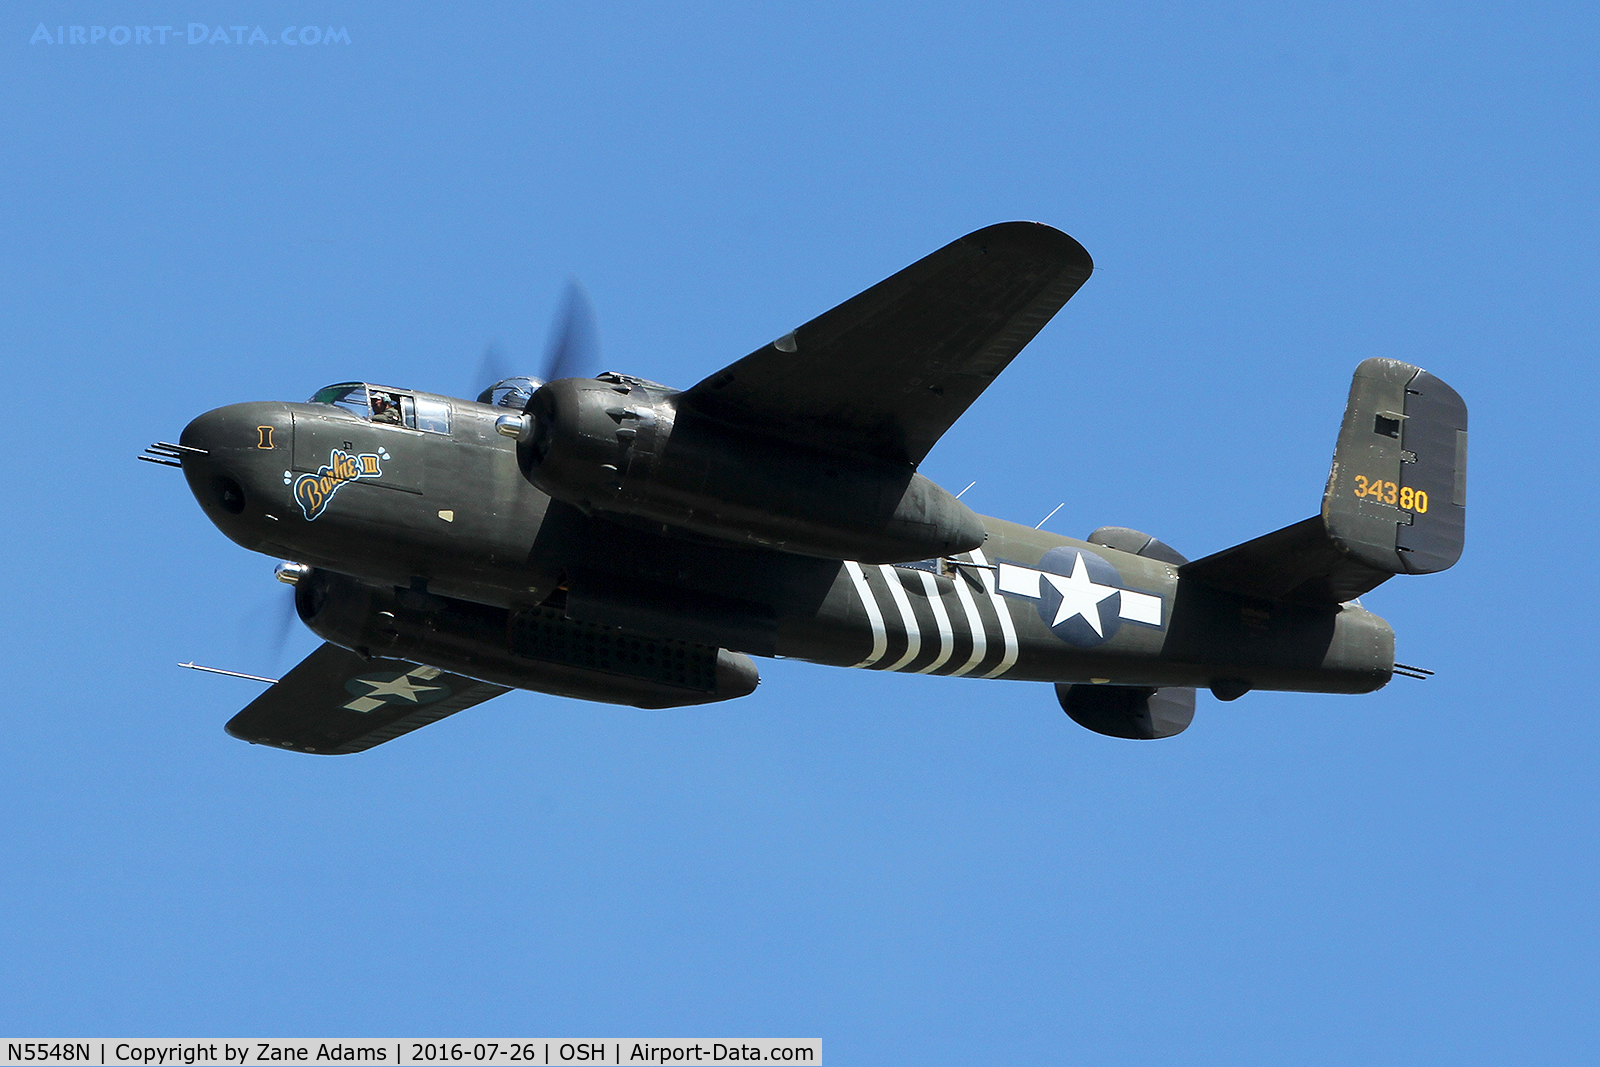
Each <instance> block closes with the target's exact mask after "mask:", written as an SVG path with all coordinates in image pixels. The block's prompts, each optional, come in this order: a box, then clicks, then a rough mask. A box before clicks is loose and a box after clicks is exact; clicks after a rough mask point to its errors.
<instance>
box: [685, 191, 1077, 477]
mask: <svg viewBox="0 0 1600 1067" xmlns="http://www.w3.org/2000/svg"><path fill="white" fill-rule="evenodd" d="M1093 269H1094V262H1093V260H1091V259H1090V258H1089V253H1088V252H1086V251H1084V248H1083V246H1082V245H1080V244H1079V243H1078V242H1077V241H1075V240H1073V239H1072V238H1071V237H1068V236H1067V235H1066V234H1064V233H1062V232H1061V231H1060V230H1057V229H1054V228H1052V227H1050V226H1046V225H1043V224H1041V223H1036V222H1004V223H1000V224H999V225H996V226H989V227H986V228H984V229H981V230H978V231H976V232H974V233H970V234H968V235H967V236H965V237H962V238H960V239H959V240H957V241H954V242H952V243H950V244H948V245H946V246H945V247H944V248H941V249H939V251H937V252H934V253H933V254H932V255H929V256H926V257H924V258H922V259H920V260H918V261H917V262H915V263H913V264H912V265H911V266H909V267H907V268H905V269H904V270H902V271H900V272H899V273H898V274H895V275H893V276H892V277H890V278H887V279H885V280H884V281H881V282H879V283H878V284H877V285H874V286H873V287H872V288H871V289H868V290H867V291H866V292H863V293H861V294H859V295H857V296H854V297H852V298H851V299H849V300H846V301H845V302H844V303H843V304H840V305H839V306H838V307H836V308H834V309H833V310H831V311H827V312H824V313H823V314H821V315H819V316H817V317H816V318H814V319H812V320H811V321H810V322H808V323H806V324H805V325H804V326H801V327H800V328H799V329H797V330H795V331H794V332H793V333H791V334H787V335H785V336H784V337H781V338H779V339H778V340H776V341H774V342H772V343H771V344H769V345H766V346H765V347H763V348H760V349H758V350H756V351H755V352H752V353H751V354H750V355H748V356H746V357H744V358H743V359H741V360H739V361H738V362H737V363H734V364H732V365H731V366H729V367H726V368H724V369H723V370H721V371H718V372H717V373H716V374H713V375H712V376H711V377H709V378H707V379H705V380H704V381H702V382H700V383H699V384H698V385H696V386H694V387H693V388H692V389H689V390H688V391H687V392H685V393H684V394H683V395H682V396H681V397H680V399H679V405H680V408H681V409H684V408H686V409H687V410H690V411H693V412H697V413H699V414H702V415H705V416H707V417H710V418H713V419H716V420H718V421H720V422H724V423H728V424H731V425H734V426H737V427H743V428H748V429H751V430H753V431H755V432H758V433H761V434H764V435H766V436H773V437H779V438H783V439H787V440H791V441H796V442H799V443H802V444H807V445H813V446H820V447H824V448H829V449H838V450H844V451H852V452H859V453H864V454H867V455H872V456H875V457H878V458H881V459H888V460H892V461H896V462H903V463H907V464H910V465H911V466H913V467H914V466H916V465H917V464H918V463H920V462H921V461H922V459H923V457H924V456H926V455H927V454H928V451H929V450H930V449H931V448H932V447H933V446H934V443H935V442H937V441H938V440H939V438H940V437H941V436H942V435H943V434H944V432H945V431H946V430H947V429H949V428H950V426H951V424H952V423H954V422H955V420H956V419H957V418H959V417H960V416H961V414H962V412H964V411H966V410H967V408H968V407H969V406H970V405H971V404H972V402H973V401H974V400H976V399H977V398H978V395H979V394H980V393H982V392H983V391H984V389H986V388H987V387H988V385H989V383H990V382H992V381H994V379H995V378H996V376H998V375H999V373H1000V372H1001V371H1003V370H1004V369H1005V368H1006V366H1007V365H1008V364H1010V362H1011V360H1012V358H1013V357H1014V356H1016V354H1017V353H1018V352H1020V351H1021V350H1022V348H1023V346H1024V345H1026V344H1027V343H1028V342H1029V341H1031V340H1032V339H1033V338H1034V336H1035V335H1036V334H1037V333H1038V332H1039V331H1040V330H1041V329H1043V328H1044V325H1045V323H1047V322H1049V321H1050V319H1051V317H1052V316H1054V315H1055V313H1056V312H1057V311H1059V310H1060V309H1061V307H1062V305H1064V304H1065V303H1066V302H1067V301H1068V300H1069V299H1070V298H1071V297H1072V295H1073V294H1074V293H1076V292H1077V291H1078V288H1079V287H1080V286H1082V285H1083V283H1084V282H1085V281H1087V280H1088V278H1089V274H1090V272H1091V271H1093Z"/></svg>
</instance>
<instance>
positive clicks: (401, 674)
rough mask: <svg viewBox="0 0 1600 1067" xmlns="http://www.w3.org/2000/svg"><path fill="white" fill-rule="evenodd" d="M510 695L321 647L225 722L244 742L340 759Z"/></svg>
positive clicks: (431, 671)
mask: <svg viewBox="0 0 1600 1067" xmlns="http://www.w3.org/2000/svg"><path fill="white" fill-rule="evenodd" d="M505 692H509V690H508V689H507V688H506V687H505V686H501V685H493V684H491V683H489V682H480V681H478V680H477V679H476V678H466V677H463V676H461V675H459V674H450V673H448V672H446V671H441V670H439V669H438V668H436V667H424V666H422V665H421V664H417V663H409V662H407V661H406V660H398V659H370V660H369V659H362V658H361V657H360V656H358V655H356V654H355V653H354V652H351V651H348V650H347V649H343V648H340V647H339V646H338V645H329V644H324V645H323V646H322V647H321V648H319V649H317V650H316V651H315V652H313V653H311V655H309V656H307V657H306V658H305V659H303V660H301V661H300V663H299V664H298V665H297V666H296V667H295V668H294V669H293V670H291V671H290V672H289V673H288V674H286V675H284V676H283V677H282V678H281V679H279V680H278V682H277V683H276V684H274V685H273V686H272V688H271V689H268V690H267V691H266V692H265V693H262V694H261V695H260V696H259V697H257V698H256V699H255V700H254V701H252V702H251V703H250V705H249V706H248V707H246V708H245V709H244V710H243V711H241V712H239V714H237V715H235V716H234V717H233V718H232V719H230V720H229V721H228V725H227V731H228V733H230V734H232V735H233V736H234V737H237V738H239V739H240V740H241V741H249V742H250V743H251V744H255V745H273V746H275V747H277V748H287V749H292V750H294V751H296V752H311V753H315V754H317V755H324V756H343V755H348V754H350V753H352V752H364V751H366V750H367V749H369V748H372V747H373V746H374V745H381V744H383V743H384V742H385V741H392V740H394V739H395V738H396V737H399V736H400V735H401V734H407V733H410V732H411V731H412V730H418V729H421V728H422V727H424V726H427V725H428V724H429V723H432V722H438V721H439V720H440V719H442V718H444V717H445V716H447V715H454V714H455V713H456V712H458V711H461V710H463V709H466V708H470V707H472V706H473V705H474V704H481V703H483V702H484V701H485V700H489V699H492V698H493V697H497V696H499V695H500V694H501V693H505Z"/></svg>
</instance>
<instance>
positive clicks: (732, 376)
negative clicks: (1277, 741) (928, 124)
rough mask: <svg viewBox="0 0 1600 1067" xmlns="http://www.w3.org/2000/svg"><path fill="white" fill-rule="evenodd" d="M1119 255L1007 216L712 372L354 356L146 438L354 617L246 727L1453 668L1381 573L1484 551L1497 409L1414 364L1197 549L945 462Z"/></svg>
mask: <svg viewBox="0 0 1600 1067" xmlns="http://www.w3.org/2000/svg"><path fill="white" fill-rule="evenodd" d="M1092 269H1093V263H1092V261H1091V260H1090V258H1089V255H1088V253H1087V252H1086V251H1084V249H1083V247H1082V246H1081V245H1080V244H1079V243H1078V242H1077V241H1075V240H1073V239H1072V238H1071V237H1069V236H1067V235H1066V234H1064V233H1062V232H1061V231H1059V230H1056V229H1053V228H1051V227H1049V226H1045V225H1041V224H1038V223H1031V222H1010V223H1002V224H1000V225H996V226H990V227H987V228H985V229H982V230H978V231H977V232H975V233H971V234H968V235H967V236H965V237H962V238H961V239H959V240H957V241H955V242H953V243H951V244H949V245H947V246H945V247H944V248H941V249H940V250H938V251H937V252H934V253H933V254H932V255H929V256H927V257H925V258H924V259H921V260H919V261H918V262H916V263H913V264H912V265H911V266H909V267H907V268H906V269H904V270H902V271H900V272H899V273H898V274H895V275H893V276H892V277H890V278H888V279H887V280H885V281H883V282H880V283H879V284H877V285H875V286H873V287H872V288H870V289H868V290H866V291H865V292H863V293H861V294H860V295H858V296H856V297H853V298H852V299H850V300H847V301H846V302H844V303H843V304H840V305H839V306H838V307H836V308H834V309H833V310H831V311H828V312H825V313H824V314H822V315H821V316H819V317H817V318H815V319H813V320H811V321H810V322H808V323H806V324H805V325H803V326H800V327H798V328H797V329H795V330H794V331H793V332H791V333H787V334H784V335H783V336H782V337H780V338H778V339H777V340H775V341H773V342H772V343H770V344H768V345H765V346H763V347H762V348H760V349H757V350H756V351H755V352H752V353H751V354H750V355H748V356H745V357H744V358H743V359H741V360H739V361H737V362H735V363H733V364H731V365H729V366H727V367H724V368H723V369H721V370H719V371H717V372H716V373H714V374H712V375H711V376H709V377H707V378H706V379H705V380H703V381H701V382H700V383H698V384H696V385H694V386H692V387H691V388H689V389H684V390H679V389H674V388H670V387H668V386H665V385H660V384H658V383H656V382H651V381H646V380H644V379H642V378H637V377H633V376H631V375H627V374H619V373H612V372H607V373H603V374H599V375H597V376H595V377H561V376H556V375H551V377H552V379H553V380H549V381H541V380H538V379H534V378H512V379H508V380H504V381H501V382H499V383H497V384H496V385H494V386H492V387H490V388H489V389H487V390H485V391H484V392H483V393H482V394H481V395H480V396H479V397H478V398H477V399H476V400H463V399H459V398H454V397H448V396H442V395H436V394H432V393H425V392H421V391H419V390H415V389H403V388H393V387H390V386H385V385H378V384H374V383H370V382H343V383H340V384H337V385H330V386H328V387H327V388H325V389H321V390H318V391H317V393H316V394H315V395H314V396H312V398H311V399H310V400H309V401H307V402H305V403H299V404H296V403H282V402H276V401H267V402H257V403H243V404H233V405H230V406H228V407H222V408H218V409H216V410H214V411H210V412H207V413H205V414H203V415H201V416H200V417H198V418H196V419H195V420H194V421H193V422H191V423H190V424H189V425H188V426H187V427H186V428H185V429H184V430H183V433H182V435H181V437H180V438H179V441H178V443H176V444H169V443H158V444H157V445H154V446H152V448H151V449H149V450H147V455H145V456H142V457H140V458H145V459H150V460H152V461H154V462H160V463H164V464H166V465H169V466H177V467H180V468H181V469H182V471H183V473H184V476H185V478H186V479H187V481H188V484H189V488H190V489H191V490H192V492H193V493H194V496H195V499H196V500H197V501H199V504H200V507H201V509H202V510H203V511H204V512H205V514H206V516H207V517H208V518H209V519H210V520H211V521H212V522H213V523H214V524H215V525H216V526H217V528H218V529H220V530H221V531H222V532H223V533H224V534H225V535H227V536H228V537H229V538H231V539H232V540H233V541H235V542H237V543H238V544H240V545H242V546H244V547H245V548H247V549H250V550H252V551H255V552H262V553H266V554H268V555H272V556H276V557H279V558H280V559H283V560H286V561H289V562H284V563H281V564H280V565H279V566H278V569H277V574H278V577H279V578H280V579H281V580H283V581H284V582H287V583H289V584H291V585H293V587H294V590H293V592H294V605H295V609H296V612H297V613H298V615H299V617H300V619H301V620H303V621H304V623H305V624H306V625H307V626H308V627H309V628H310V629H311V630H312V631H313V632H315V633H316V634H317V635H318V636H320V637H322V638H323V639H324V641H325V642H326V643H325V644H323V645H322V646H321V647H320V648H319V649H317V651H315V652H313V653H312V654H311V655H310V656H308V657H307V658H306V659H305V660H304V661H302V662H301V663H300V664H299V665H298V666H296V667H294V668H293V669H292V670H291V671H289V673H288V674H287V675H285V676H284V677H283V678H282V679H280V680H276V681H275V683H274V684H273V685H272V686H271V687H270V688H269V689H267V690H266V691H265V692H264V693H263V694H262V695H261V696H260V697H259V698H257V699H256V700H255V701H254V702H252V703H251V704H250V705H249V706H248V707H246V708H245V709H244V710H243V711H241V712H240V713H239V714H238V715H237V716H235V717H234V718H233V719H232V720H231V721H230V722H229V723H228V724H227V730H228V732H229V733H230V734H232V735H233V736H235V737H238V738H242V739H244V740H247V741H251V742H254V743H257V744H265V745H274V746H277V747H280V748H285V749H292V750H294V751H297V752H308V753H317V754H343V753H351V752H359V751H362V750H365V749H368V748H371V747H372V746H374V745H378V744H381V743H383V742H385V741H388V740H391V739H393V738H395V737H398V736H399V735H401V734H404V733H407V732H409V731H412V730H415V729H417V728H419V727H421V726H425V725H427V724H428V723H431V722H434V721H436V720H438V719H441V718H443V717H444V716H446V715H450V714H452V713H454V712H457V711H460V710H462V709H464V708H467V707H470V706H472V705H474V704H478V703H481V702H483V701H485V700H488V699H490V698H492V697H495V696H497V695H499V694H501V693H504V692H506V691H508V690H510V689H529V690H534V691H537V692H541V693H551V694H556V695H559V696H566V697H574V698H578V699H582V700H594V701H606V702H610V703H615V704H630V705H635V706H638V707H644V708H669V707H681V706H686V705H693V704H702V703H707V702H711V701H719V700H729V699H732V698H734V697H741V696H745V695H747V694H749V693H751V692H752V691H754V689H755V688H756V685H757V681H758V675H757V671H756V667H755V664H754V663H753V662H752V660H751V658H750V657H752V656H755V657H788V658H791V659H802V660H809V661H811V662H814V663H821V664H829V665H833V666H838V667H856V668H860V669H864V670H888V671H902V672H909V673H917V674H936V675H948V676H952V677H968V678H990V679H1002V680H1013V681H1031V682H1043V683H1047V684H1053V685H1054V686H1055V689H1056V695H1057V698H1058V700H1059V701H1060V704H1061V706H1062V708H1063V709H1064V710H1065V711H1066V713H1067V714H1068V715H1069V716H1071V717H1072V718H1073V719H1074V720H1075V721H1077V722H1078V723H1080V724H1082V725H1083V726H1086V727H1088V728H1089V729H1091V730H1094V731H1097V732H1099V733H1102V734H1106V735H1109V736H1112V737H1124V738H1141V739H1151V738H1161V737H1171V736H1173V735H1174V734H1177V733H1179V732H1181V731H1182V730H1184V729H1185V728H1186V727H1187V726H1188V725H1189V723H1190V721H1191V720H1192V719H1193V717H1194V710H1195V696H1196V690H1197V689H1198V688H1207V689H1210V690H1211V692H1212V693H1213V694H1215V696H1216V697H1218V698H1219V699H1221V700H1233V699H1236V698H1238V697H1240V696H1242V695H1243V694H1244V693H1246V692H1247V691H1249V690H1252V689H1264V690H1294V691H1302V692H1320V693H1367V692H1372V691H1374V690H1376V689H1378V688H1380V687H1382V686H1383V685H1385V684H1386V683H1387V682H1388V681H1389V679H1390V677H1391V676H1392V675H1393V674H1395V673H1401V674H1408V675H1412V676H1420V675H1421V674H1425V673H1426V672H1422V671H1421V669H1420V668H1407V667H1405V666H1404V665H1397V664H1396V663H1395V662H1394V632H1393V631H1392V630H1391V629H1390V627H1389V625H1388V624H1387V623H1385V622H1384V621H1383V620H1382V619H1381V618H1379V617H1378V616H1376V615H1374V614H1372V613H1371V612H1369V611H1367V610H1366V609H1364V608H1362V607H1361V605H1360V604H1359V602H1358V601H1357V599H1356V598H1358V597H1360V596H1361V595H1362V594H1364V593H1366V592H1367V591H1368V590H1370V589H1372V588H1373V587H1375V586H1377V585H1378V584H1379V583H1381V582H1384V581H1386V580H1387V579H1388V578H1389V577H1390V576H1392V575H1396V574H1428V573H1432V572H1435V571H1441V570H1444V569H1446V568H1448V567H1450V566H1451V565H1452V564H1454V563H1455V561H1456V560H1457V558H1458V557H1459V556H1460V554H1461V549H1462V544H1463V530H1464V519H1465V505H1466V495H1465V494H1466V443H1467V413H1466V406H1465V404H1464V403H1463V402H1462V400H1461V398H1460V396H1458V395H1457V394H1456V392H1455V391H1454V390H1452V389H1451V388H1450V387H1449V386H1448V385H1446V384H1445V383H1444V382H1442V381H1440V380H1439V379H1438V378H1436V377H1434V376H1433V375H1432V374H1429V373H1428V372H1427V371H1424V370H1420V369H1418V368H1417V367H1413V366H1410V365H1408V364H1405V363H1401V362H1398V361H1395V360H1390V359H1368V360H1366V361H1365V362H1363V363H1362V364H1361V365H1360V366H1359V367H1358V368H1357V369H1356V371H1355V377H1354V380H1353V382H1352V385H1351V388H1350V398H1349V404H1348V406H1347V408H1346V410H1345V415H1344V423H1343V426H1342V427H1341V429H1340V431H1339V436H1338V443H1337V447H1336V449H1335V452H1334V457H1333V466H1332V471H1331V473H1330V475H1329V477H1328V481H1327V486H1326V489H1325V491H1324V493H1323V497H1322V508H1321V511H1320V512H1319V513H1318V514H1316V515H1314V516H1312V517H1311V518H1308V519H1306V520H1304V521H1302V522H1297V523H1295V524H1293V525H1291V526H1287V527H1285V528H1283V529H1281V530H1278V531H1276V532H1274V533H1269V534H1266V535H1265V536H1262V537H1258V538H1256V539H1255V540H1252V541H1247V542H1245V543H1244V544H1240V545H1236V546H1234V547H1232V548H1227V549H1224V550H1222V551H1220V552H1216V553H1214V554H1212V555H1209V556H1205V557H1204V558H1201V559H1197V560H1192V561H1191V560H1188V559H1186V558H1185V557H1184V556H1182V555H1180V554H1179V553H1178V552H1176V551H1174V550H1173V549H1172V548H1170V547H1168V546H1167V545H1166V544H1164V543H1163V542H1161V541H1159V540H1157V539H1156V538H1154V537H1151V536H1149V535H1148V534H1144V533H1139V532H1137V531H1134V530H1130V529H1125V528H1120V527H1109V526H1108V527H1103V528H1101V529H1098V530H1096V531H1094V532H1093V533H1091V534H1090V535H1089V536H1088V537H1087V538H1086V539H1085V540H1081V541H1080V540H1076V539H1074V538H1070V537H1061V536H1058V535H1056V534H1052V533H1046V532H1044V531H1041V530H1039V529H1034V528H1030V527H1028V526H1024V525H1018V524H1016V523H1012V522H1006V521H1004V520H1002V519H996V518H991V517H988V516H983V515H978V514H975V513H974V512H973V511H972V510H971V509H969V508H968V507H967V506H966V505H965V504H963V503H962V502H961V501H960V500H959V499H957V496H956V495H955V494H952V493H950V492H948V491H946V490H945V489H943V488H941V487H940V486H938V485H936V484H934V483H933V482H932V481H930V480H929V479H927V478H926V477H924V476H923V475H921V474H919V473H917V467H918V465H919V464H920V463H921V462H922V460H923V458H924V457H925V456H926V455H927V454H928V451H929V450H930V449H931V448H932V447H933V446H934V444H935V443H936V442H937V441H938V440H939V437H940V436H941V435H942V434H943V433H944V432H945V431H946V430H947V429H948V428H949V427H950V426H951V424H952V423H954V422H955V420H956V419H957V418H958V417H960V415H961V413H962V412H963V411H965V410H966V409H967V407H968V406H969V405H971V404H972V402H973V401H974V400H975V399H977V397H978V395H979V394H980V393H982V392H983V390H984V389H985V388H987V387H988V386H989V384H990V383H991V382H993V381H994V380H995V378H996V376H998V375H999V374H1000V372H1001V371H1003V370H1004V369H1005V368H1006V366H1007V365H1008V364H1009V363H1010V362H1011V360H1012V359H1013V358H1014V357H1015V356H1016V355H1017V353H1018V352H1019V351H1021V349H1022V348H1023V346H1024V345H1026V344H1027V343H1028V342H1029V341H1030V340H1031V339H1032V338H1033V337H1034V335H1035V334H1037V333H1038V332H1039V330H1040V329H1041V328H1042V327H1043V326H1044V325H1045V323H1047V322H1048V321H1049V320H1050V319H1051V317H1052V316H1054V315H1055V313H1056V312H1057V311H1058V310H1060V309H1061V307H1062V306H1063V305H1065V304H1066V302H1067V301H1068V299H1070V298H1071V297H1072V295H1073V294H1074V293H1075V292H1077V290H1078V288H1079V287H1080V286H1082V285H1083V284H1084V282H1085V281H1087V280H1088V278H1089V275H1090V272H1091V270H1092ZM557 362H558V363H559V362H560V361H559V360H558V361H557ZM261 680H262V681H273V680H272V679H261Z"/></svg>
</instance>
